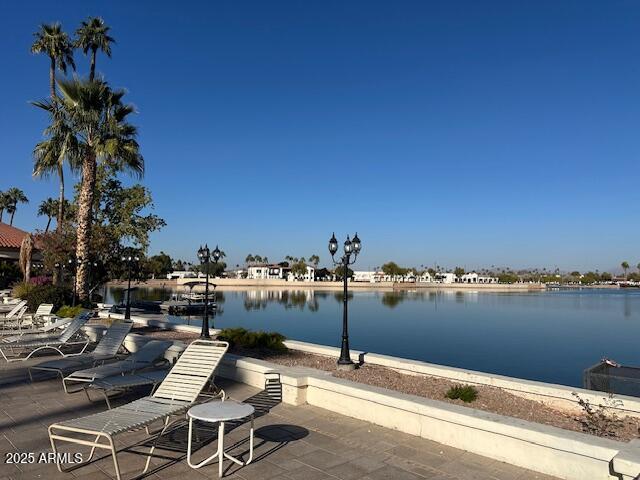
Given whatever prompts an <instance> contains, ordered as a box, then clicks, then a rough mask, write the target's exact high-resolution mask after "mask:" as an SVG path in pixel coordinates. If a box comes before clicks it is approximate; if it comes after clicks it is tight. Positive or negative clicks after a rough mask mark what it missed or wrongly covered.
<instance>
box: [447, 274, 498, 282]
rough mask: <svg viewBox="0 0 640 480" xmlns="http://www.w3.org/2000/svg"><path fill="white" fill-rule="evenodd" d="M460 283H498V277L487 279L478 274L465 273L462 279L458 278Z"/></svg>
mask: <svg viewBox="0 0 640 480" xmlns="http://www.w3.org/2000/svg"><path fill="white" fill-rule="evenodd" d="M457 282H458V283H498V278H497V277H485V276H483V275H478V274H477V273H476V272H471V273H465V274H464V275H462V277H460V278H457Z"/></svg>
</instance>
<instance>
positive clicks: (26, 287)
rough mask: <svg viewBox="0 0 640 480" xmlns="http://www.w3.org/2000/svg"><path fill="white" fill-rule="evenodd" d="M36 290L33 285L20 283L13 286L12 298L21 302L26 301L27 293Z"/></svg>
mask: <svg viewBox="0 0 640 480" xmlns="http://www.w3.org/2000/svg"><path fill="white" fill-rule="evenodd" d="M34 288H36V286H35V285H34V284H33V283H27V282H20V283H18V284H16V285H14V286H13V296H14V297H17V298H21V299H22V300H26V299H27V298H28V296H29V293H30V292H31V291H32V290H33V289H34Z"/></svg>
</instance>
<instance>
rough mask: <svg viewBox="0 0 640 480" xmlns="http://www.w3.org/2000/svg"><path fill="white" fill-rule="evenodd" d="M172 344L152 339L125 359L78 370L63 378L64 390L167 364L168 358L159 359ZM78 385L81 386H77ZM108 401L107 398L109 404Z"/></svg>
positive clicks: (74, 390)
mask: <svg viewBox="0 0 640 480" xmlns="http://www.w3.org/2000/svg"><path fill="white" fill-rule="evenodd" d="M171 345H173V342H171V341H166V340H151V341H149V342H147V343H145V344H144V345H143V346H142V348H140V350H138V351H137V352H135V353H132V354H131V355H128V356H127V357H125V358H124V359H123V360H120V361H118V362H115V363H110V364H108V365H101V366H99V367H93V368H87V369H84V370H77V371H75V372H73V373H72V374H70V375H68V376H66V377H64V378H63V379H62V385H63V387H64V391H65V392H66V393H76V392H79V391H81V390H85V389H86V388H87V387H88V386H90V385H91V384H92V382H94V381H96V380H102V379H106V378H110V377H114V376H115V377H118V378H124V377H123V376H125V377H126V376H129V375H128V374H132V373H133V372H138V371H140V370H143V369H146V368H150V367H158V366H160V365H162V364H165V365H166V364H167V363H168V361H167V360H166V359H164V358H163V359H162V360H163V361H162V362H161V363H159V362H158V359H160V358H161V357H162V356H163V355H164V353H165V352H166V351H167V348H169V347H170V346H171ZM78 384H80V385H78ZM78 386H79V388H76V387H78ZM88 396H89V394H87V397H88ZM89 400H90V399H89ZM108 403H109V402H108V400H107V404H108Z"/></svg>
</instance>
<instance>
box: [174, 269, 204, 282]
mask: <svg viewBox="0 0 640 480" xmlns="http://www.w3.org/2000/svg"><path fill="white" fill-rule="evenodd" d="M167 278H168V279H169V280H175V279H177V278H198V274H197V273H196V272H188V271H186V270H176V271H174V272H171V273H167Z"/></svg>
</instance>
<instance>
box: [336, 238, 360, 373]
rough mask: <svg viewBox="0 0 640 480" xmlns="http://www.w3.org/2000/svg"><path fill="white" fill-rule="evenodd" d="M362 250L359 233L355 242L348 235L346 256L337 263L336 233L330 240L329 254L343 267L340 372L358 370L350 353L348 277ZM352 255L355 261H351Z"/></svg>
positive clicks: (354, 239) (345, 248)
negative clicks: (350, 266)
mask: <svg viewBox="0 0 640 480" xmlns="http://www.w3.org/2000/svg"><path fill="white" fill-rule="evenodd" d="M361 248H362V244H361V243H360V239H359V238H358V234H357V233H356V234H355V236H354V237H353V240H349V236H348V235H347V240H346V241H345V242H344V255H342V258H340V260H338V261H336V260H335V258H334V255H335V254H336V253H337V252H338V240H336V235H335V233H334V234H333V235H332V236H331V240H329V253H331V259H332V260H333V263H334V265H341V266H342V269H343V272H342V280H343V285H344V300H343V302H344V303H343V309H342V345H341V347H340V358H339V359H338V370H353V369H354V368H356V364H355V363H353V361H352V360H351V355H350V352H349V310H348V305H349V295H348V287H347V285H348V283H347V277H348V272H349V265H353V264H354V263H356V258H357V257H358V254H359V253H360V249H361ZM352 255H353V261H352V260H351V256H352Z"/></svg>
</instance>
